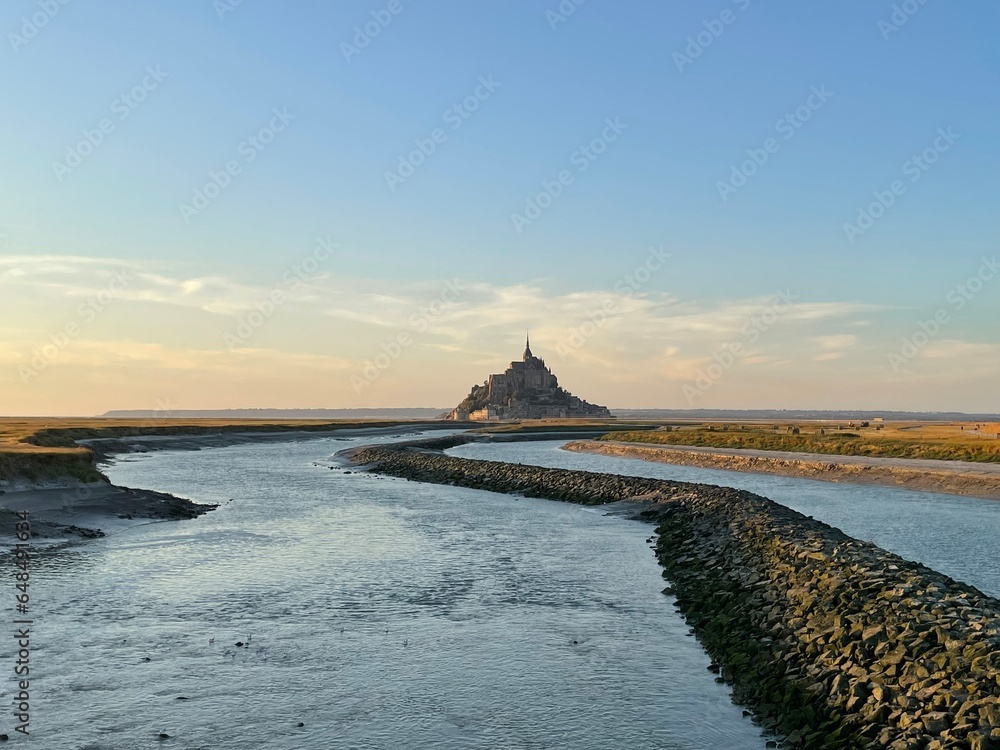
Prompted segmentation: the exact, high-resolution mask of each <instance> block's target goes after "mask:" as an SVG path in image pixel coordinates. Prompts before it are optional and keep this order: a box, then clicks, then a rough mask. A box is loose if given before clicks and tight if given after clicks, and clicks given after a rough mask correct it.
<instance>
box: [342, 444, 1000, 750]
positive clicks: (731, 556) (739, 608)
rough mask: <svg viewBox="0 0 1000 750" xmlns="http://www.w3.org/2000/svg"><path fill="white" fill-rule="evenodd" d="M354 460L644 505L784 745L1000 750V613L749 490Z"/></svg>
mask: <svg viewBox="0 0 1000 750" xmlns="http://www.w3.org/2000/svg"><path fill="white" fill-rule="evenodd" d="M462 440H463V438H452V439H446V440H436V441H433V440H432V441H420V442H414V443H408V444H396V445H393V446H378V447H367V448H360V449H355V450H352V451H349V452H348V454H347V455H348V456H349V457H350V458H351V459H352V460H354V461H356V462H358V463H364V464H368V468H369V470H371V471H374V472H377V473H382V474H389V475H392V476H398V477H404V478H407V479H413V480H416V481H424V482H436V483H440V484H452V485H460V486H464V487H473V488H478V489H485V490H491V491H495V492H507V493H519V494H523V495H526V496H534V497H544V498H551V499H556V500H565V501H568V502H576V503H584V504H600V503H608V502H614V501H618V500H633V501H635V500H640V501H645V502H647V503H648V504H649V507H648V510H646V511H644V512H643V513H642V514H641V517H643V518H645V519H647V520H650V521H652V522H654V523H656V524H657V533H658V537H659V538H658V541H657V545H656V554H657V556H658V558H659V560H660V563H661V565H662V566H663V568H664V573H663V575H664V577H665V578H668V579H669V580H670V583H671V587H669V588H667V589H665V590H664V591H665V593H671V594H674V595H675V596H676V601H677V605H678V607H679V608H680V609H681V611H682V612H683V613H684V615H685V617H686V618H687V619H688V621H689V622H690V623H691V625H692V626H693V628H694V629H695V632H696V634H697V635H698V637H699V638H700V640H701V642H702V643H703V645H704V646H705V649H706V650H707V651H708V653H709V654H710V655H711V656H712V658H713V659H714V660H715V664H713V666H712V669H713V670H717V671H718V672H719V679H720V680H724V681H726V682H728V683H730V684H731V685H732V687H733V691H734V696H735V697H736V698H737V699H738V700H740V701H741V702H744V703H746V704H748V705H751V706H753V707H754V711H755V714H756V718H757V720H758V721H759V722H760V723H761V724H763V725H764V726H765V727H768V728H772V729H774V730H775V731H777V732H779V733H781V734H783V735H784V737H785V739H784V740H783V743H784V744H785V745H786V746H788V747H801V748H831V749H836V750H841V749H850V748H893V749H894V750H896V749H898V750H943V749H944V748H971V749H972V750H1000V601H998V600H996V599H993V598H990V597H988V596H986V595H984V594H983V593H981V592H980V591H978V590H976V589H975V588H973V587H971V586H968V585H965V584H962V583H960V582H958V581H955V580H953V579H951V578H948V577H947V576H944V575H942V574H940V573H937V572H935V571H932V570H930V569H929V568H926V567H924V566H922V565H919V564H916V563H912V562H908V561H906V560H903V559H902V558H900V557H898V556H896V555H893V554H891V553H889V552H886V551H885V550H882V549H880V548H878V547H875V546H873V545H871V544H868V543H865V542H861V541H858V540H856V539H852V538H850V537H848V536H846V535H845V534H843V533H842V532H840V531H838V530H837V529H835V528H833V527H830V526H828V525H826V524H823V523H821V522H819V521H816V520H814V519H812V518H809V517H807V516H803V515H802V514H800V513H797V512H796V511H793V510H791V509H789V508H785V507H784V506H781V505H778V504H777V503H774V502H772V501H771V500H768V499H767V498H764V497H760V496H759V495H754V494H752V493H749V492H745V491H741V490H736V489H731V488H726V487H715V486H711V485H702V484H688V483H684V482H669V481H660V480H653V479H645V478H638V477H625V476H618V475H609V474H595V473H590V472H578V471H565V470H559V469H545V468H541V467H535V466H522V465H519V464H505V463H499V462H493V461H475V460H467V459H458V458H452V457H449V456H446V455H444V454H442V453H440V451H441V450H442V449H444V448H447V447H450V446H451V445H454V444H456V441H459V442H460V441H462Z"/></svg>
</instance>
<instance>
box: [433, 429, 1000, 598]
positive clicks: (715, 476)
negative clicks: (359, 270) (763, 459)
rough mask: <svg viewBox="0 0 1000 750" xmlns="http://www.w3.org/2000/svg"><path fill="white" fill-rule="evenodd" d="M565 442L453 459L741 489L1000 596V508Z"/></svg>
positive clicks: (477, 448) (510, 446)
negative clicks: (578, 449)
mask: <svg viewBox="0 0 1000 750" xmlns="http://www.w3.org/2000/svg"><path fill="white" fill-rule="evenodd" d="M565 442H566V441H539V442H528V443H497V444H493V445H490V444H481V443H472V444H467V445H463V446H459V447H457V448H454V449H452V450H450V451H449V453H450V454H451V455H455V456H463V457H466V458H481V459H488V460H494V461H513V462H515V463H524V464H534V465H537V466H549V467H557V468H563V469H583V470H587V471H599V472H608V473H614V474H625V475H631V476H641V477H655V478H658V479H673V480H677V481H682V482H703V483H706V484H717V485H723V486H726V487H739V488H740V489H745V490H749V491H750V492H756V493H757V494H759V495H764V496H765V497H769V498H771V499H772V500H774V501H775V502H778V503H781V504H782V505H786V506H788V507H790V508H794V509H795V510H797V511H799V512H800V513H805V514H806V515H810V516H813V517H814V518H817V519H819V520H820V521H824V522H826V523H828V524H830V525H831V526H836V527H837V528H839V529H841V530H843V531H844V532H845V533H847V534H850V535H851V536H853V537H857V538H859V539H864V540H866V541H871V542H874V543H875V544H877V545H878V546H879V547H882V548H883V549H887V550H890V551H892V552H895V553H896V554H898V555H900V556H902V557H904V558H906V559H908V560H916V561H917V562H921V563H923V564H925V565H927V566H928V567H931V568H933V569H935V570H938V571H940V572H942V573H946V574H947V575H950V576H952V577H953V578H957V579H958V580H960V581H964V582H966V583H970V584H972V585H973V586H976V587H977V588H979V589H980V590H981V591H983V592H985V593H987V594H990V595H992V596H998V597H1000V501H996V500H982V499H979V498H972V497H961V496H958V495H939V494H935V493H931V492H912V491H909V490H901V489H895V488H892V487H880V486H876V485H867V486H866V485H851V484H841V483H833V482H819V481H815V480H809V479H798V478H796V477H781V476H773V475H769V474H750V473H745V472H738V471H721V470H713V469H701V468H698V467H694V466H674V465H671V464H660V463H652V462H648V461H642V460H640V459H632V458H619V457H616V456H602V455H600V454H594V453H575V452H572V451H565V450H561V449H560V447H559V446H561V445H565Z"/></svg>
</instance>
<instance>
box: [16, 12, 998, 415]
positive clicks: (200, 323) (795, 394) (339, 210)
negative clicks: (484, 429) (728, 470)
mask: <svg viewBox="0 0 1000 750" xmlns="http://www.w3.org/2000/svg"><path fill="white" fill-rule="evenodd" d="M998 30H1000V6H998V5H997V4H996V3H994V2H988V1H987V0H970V1H969V2H964V3H961V4H953V3H945V2H941V1H940V0H924V2H920V1H919V0H907V2H903V3H892V2H872V1H871V0H863V1H862V0H845V2H839V3H824V4H819V3H801V2H793V1H792V0H772V1H771V2H767V3H765V2H763V1H762V0H713V1H712V2H700V3H661V2H648V1H643V2H632V3H624V4H622V3H609V2H606V1H605V0H563V2H561V3H560V2H557V1H556V0H541V1H539V0H507V1H506V2H503V3H468V2H459V1H458V0H439V1H438V2H428V1H427V0H384V1H383V0H375V1H374V2H368V1H366V0H338V2H336V3H333V2H319V0H301V1H300V2H295V3H279V2H275V1H274V0H270V1H267V0H242V2H240V1H238V0H214V1H213V0H176V1H175V2H167V1H166V0H161V1H159V2H157V1H156V0H147V2H144V3H135V4H118V3H116V4H111V3H107V4H104V3H86V2H82V1H81V0H9V1H8V2H6V3H4V5H3V10H2V11H0V32H2V34H3V37H4V39H3V40H2V41H0V101H2V102H3V107H4V116H3V117H2V118H0V142H2V143H3V144H4V147H3V148H2V149H0V170H2V172H0V173H2V179H0V414H8V415H32V414H37V415H47V414H51V415H90V414H99V413H102V412H104V411H106V410H110V409H144V410H148V409H162V410H165V411H169V410H172V409H207V408H242V407H276V408H293V407H294V408H306V407H319V408H322V407H327V408H340V407H363V406H377V407H391V406H433V407H439V406H441V407H443V406H453V405H454V404H457V403H458V402H459V401H460V400H461V399H462V397H463V396H464V395H465V394H466V393H467V392H468V390H469V388H470V387H471V386H472V385H473V384H475V383H481V382H483V380H484V379H485V378H486V377H487V375H488V374H490V373H493V372H501V371H503V369H504V368H505V367H506V366H507V363H508V362H509V361H510V360H512V359H519V358H520V355H521V351H522V350H523V347H524V336H525V331H526V330H530V332H531V342H532V350H533V351H534V353H535V354H536V355H537V356H540V357H542V358H544V359H545V360H546V362H547V364H548V365H549V366H550V367H551V368H552V370H553V371H554V372H555V374H556V375H557V376H558V377H559V379H560V383H561V385H563V386H564V387H565V388H567V389H568V390H570V391H572V392H573V393H575V394H577V395H579V396H581V397H582V398H585V399H587V400H589V401H592V402H595V403H600V404H603V405H608V406H610V407H612V408H615V407H618V408H698V407H704V408H796V409H804V408H816V409H822V408H830V409H912V410H942V411H943V410H963V411H989V412H996V411H1000V399H998V397H997V394H998V389H997V373H998V372H1000V333H998V330H1000V329H998V326H997V320H998V318H1000V267H998V266H997V260H996V259H997V255H998V250H1000V247H998V237H1000V233H998V230H1000V218H998V217H1000V212H998V210H997V209H998V204H1000V201H998V198H1000V186H998V181H997V179H996V175H997V174H998V172H1000V138H998V135H997V125H998V122H1000V60H998V58H1000V47H998V45H997V44H996V40H997V35H998Z"/></svg>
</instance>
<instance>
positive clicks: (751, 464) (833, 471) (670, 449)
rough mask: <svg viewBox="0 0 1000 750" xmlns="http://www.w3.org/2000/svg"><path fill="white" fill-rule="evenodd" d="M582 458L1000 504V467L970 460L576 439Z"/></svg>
mask: <svg viewBox="0 0 1000 750" xmlns="http://www.w3.org/2000/svg"><path fill="white" fill-rule="evenodd" d="M563 448H565V449H566V450H570V451H577V452H580V453H601V454H603V455H607V456H621V457H622V458H638V459H642V460H643V461H655V462H658V463H667V464H677V465H679V466H698V467H701V468H704V469H725V470H727V471H749V472H753V473H756V474H778V475H780V476H786V477H800V478H802V479H818V480H820V481H823V482H845V483H847V484H879V485H884V486H888V487H899V488H902V489H908V490H917V491H920V492H942V493H945V494H950V495H969V496H972V497H985V498H989V499H991V500H1000V466H998V465H997V464H977V463H970V462H966V461H931V460H924V459H918V458H879V457H869V456H834V455H825V454H815V453H808V454H794V453H785V452H781V451H761V450H746V449H738V448H728V449H727V448H703V447H700V446H690V445H641V444H638V443H622V442H614V441H610V440H575V441H573V442H571V443H567V444H566V445H564V446H563Z"/></svg>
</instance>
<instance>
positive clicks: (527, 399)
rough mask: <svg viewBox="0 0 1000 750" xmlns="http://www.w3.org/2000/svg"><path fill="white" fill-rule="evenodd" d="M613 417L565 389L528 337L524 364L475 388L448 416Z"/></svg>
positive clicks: (485, 418)
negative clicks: (537, 354) (537, 353)
mask: <svg viewBox="0 0 1000 750" xmlns="http://www.w3.org/2000/svg"><path fill="white" fill-rule="evenodd" d="M610 416H611V412H610V411H608V409H607V407H604V406H597V405H596V404H591V403H588V402H586V401H584V400H583V399H581V398H579V397H577V396H574V395H573V394H572V393H569V392H568V391H565V390H563V389H562V388H561V387H560V386H559V380H558V379H557V378H556V376H555V375H553V374H552V371H551V370H550V369H549V368H548V367H546V366H545V360H543V359H539V358H538V357H536V356H535V355H534V354H532V353H531V342H530V341H529V340H528V338H527V337H526V338H525V342H524V355H523V356H522V357H521V361H520V362H511V363H510V367H508V368H507V370H506V372H503V373H500V374H498V375H490V376H489V378H487V380H486V381H485V382H484V383H483V384H482V385H474V386H472V391H471V392H470V393H469V395H468V396H466V397H465V399H464V400H463V401H462V403H460V404H459V405H458V406H457V407H456V408H455V409H453V410H452V411H451V412H450V413H449V414H448V419H454V420H458V421H465V420H472V421H474V422H478V421H498V420H501V419H543V418H545V417H552V418H563V419H566V418H573V417H604V418H608V417H610Z"/></svg>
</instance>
